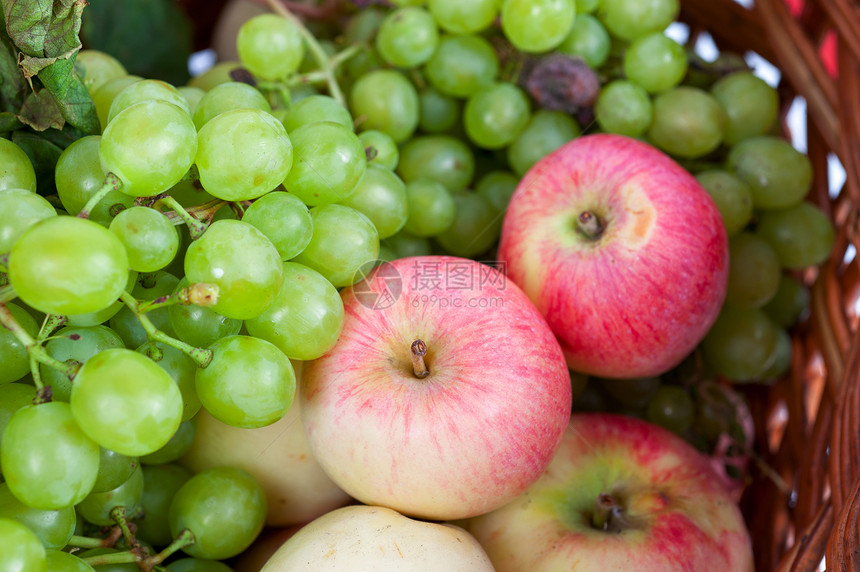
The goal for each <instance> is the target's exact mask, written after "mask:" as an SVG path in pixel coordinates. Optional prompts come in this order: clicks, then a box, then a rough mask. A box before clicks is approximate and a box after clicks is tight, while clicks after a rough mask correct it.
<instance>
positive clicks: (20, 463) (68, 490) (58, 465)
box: [0, 401, 99, 510]
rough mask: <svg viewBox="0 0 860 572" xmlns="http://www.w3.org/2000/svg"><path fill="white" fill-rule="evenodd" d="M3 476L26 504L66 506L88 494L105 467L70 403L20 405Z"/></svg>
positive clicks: (6, 436) (0, 454)
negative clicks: (102, 467) (100, 465)
mask: <svg viewBox="0 0 860 572" xmlns="http://www.w3.org/2000/svg"><path fill="white" fill-rule="evenodd" d="M0 459H2V463H3V477H4V478H5V479H6V484H7V485H8V486H9V490H10V491H12V494H14V495H15V497H16V498H17V499H18V500H19V501H21V502H22V503H24V504H25V505H27V506H29V507H33V508H40V509H43V510H59V509H64V508H67V507H69V506H72V505H74V504H77V503H78V502H80V501H81V500H82V499H83V498H84V497H85V496H87V495H88V494H89V492H90V490H91V489H92V488H93V483H95V481H96V475H97V474H98V470H99V448H98V445H97V444H96V443H94V442H93V441H92V440H90V439H89V438H88V437H87V435H86V434H84V432H83V431H82V430H81V428H80V427H79V426H78V424H77V423H76V422H75V419H74V418H73V417H72V411H71V408H70V407H69V404H68V403H62V402H60V401H52V402H48V403H42V404H40V405H27V406H24V407H21V408H20V409H18V410H17V411H16V412H15V413H14V414H13V415H12V418H11V419H9V423H8V424H7V425H6V429H5V430H4V431H3V448H2V449H0Z"/></svg>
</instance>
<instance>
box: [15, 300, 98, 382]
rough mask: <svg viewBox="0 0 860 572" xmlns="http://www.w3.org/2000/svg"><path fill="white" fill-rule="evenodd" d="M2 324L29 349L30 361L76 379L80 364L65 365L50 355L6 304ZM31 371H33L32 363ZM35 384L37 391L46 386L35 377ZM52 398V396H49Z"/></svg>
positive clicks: (39, 378) (38, 377)
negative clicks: (23, 326)
mask: <svg viewBox="0 0 860 572" xmlns="http://www.w3.org/2000/svg"><path fill="white" fill-rule="evenodd" d="M0 323H2V324H3V325H4V326H6V328H7V329H8V330H9V331H11V332H12V334H13V335H14V336H15V337H16V338H18V341H19V342H21V345H23V346H24V347H25V348H27V352H28V353H29V354H30V359H31V360H35V361H37V362H39V363H43V364H45V365H46V366H48V367H52V368H54V369H56V370H58V371H60V372H61V373H63V374H64V375H65V376H66V377H68V378H69V379H74V378H75V375H77V373H78V370H79V369H80V368H81V365H80V364H79V363H65V362H61V361H59V360H56V359H54V358H52V357H51V356H50V355H48V352H47V350H45V348H43V347H42V342H41V341H40V340H35V339H33V336H31V335H30V334H29V333H27V330H25V329H24V328H22V327H21V324H19V323H18V320H16V319H15V316H13V315H12V312H10V311H9V308H8V307H7V306H6V303H5V302H0ZM30 369H31V371H32V369H33V367H32V362H31V368H30ZM33 383H34V384H35V386H36V389H37V390H39V391H41V390H42V388H43V387H44V385H43V384H42V379H41V376H33ZM48 397H50V396H48Z"/></svg>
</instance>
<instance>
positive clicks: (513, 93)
mask: <svg viewBox="0 0 860 572" xmlns="http://www.w3.org/2000/svg"><path fill="white" fill-rule="evenodd" d="M530 115H531V109H530V104H529V100H528V97H527V96H526V94H525V92H524V91H523V90H522V89H520V88H519V87H517V86H515V85H514V84H511V83H507V82H499V83H497V84H495V85H493V86H490V87H486V88H484V89H482V90H480V91H478V92H476V93H474V94H473V95H472V96H471V97H469V99H468V101H466V107H465V108H464V109H463V125H464V127H465V129H466V134H467V135H468V136H469V139H470V140H471V141H472V143H474V144H475V145H477V146H478V147H481V148H484V149H501V148H502V147H505V146H506V145H508V144H510V143H511V142H512V141H513V140H514V139H515V138H516V137H517V136H518V135H519V134H520V132H522V130H523V129H525V127H526V125H528V122H529V117H530Z"/></svg>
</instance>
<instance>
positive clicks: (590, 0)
mask: <svg viewBox="0 0 860 572" xmlns="http://www.w3.org/2000/svg"><path fill="white" fill-rule="evenodd" d="M602 6H603V0H576V13H577V14H593V13H594V12H596V11H597V10H598V9H599V8H600V7H602Z"/></svg>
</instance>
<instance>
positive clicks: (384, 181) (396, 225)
mask: <svg viewBox="0 0 860 572" xmlns="http://www.w3.org/2000/svg"><path fill="white" fill-rule="evenodd" d="M340 204H342V205H345V206H348V207H351V208H354V209H355V210H357V211H359V212H361V213H363V214H364V215H365V216H366V217H367V218H369V219H370V222H372V223H373V226H375V227H376V232H377V233H379V238H388V237H389V236H391V235H393V234H395V233H397V232H398V231H399V230H400V229H401V228H403V225H404V224H406V217H407V216H408V211H409V205H408V203H407V197H406V184H405V183H404V182H403V180H402V179H401V178H400V177H399V176H397V175H396V174H395V173H394V172H392V171H391V170H390V169H386V168H385V167H381V166H379V165H377V164H368V166H367V170H366V171H365V172H364V176H362V177H361V180H359V182H358V184H357V185H356V187H355V189H354V190H353V191H352V192H351V193H350V195H349V196H348V197H347V198H345V199H344V200H342V201H340Z"/></svg>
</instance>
